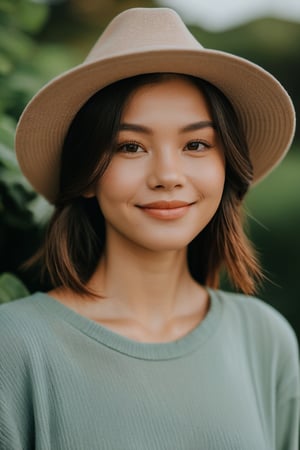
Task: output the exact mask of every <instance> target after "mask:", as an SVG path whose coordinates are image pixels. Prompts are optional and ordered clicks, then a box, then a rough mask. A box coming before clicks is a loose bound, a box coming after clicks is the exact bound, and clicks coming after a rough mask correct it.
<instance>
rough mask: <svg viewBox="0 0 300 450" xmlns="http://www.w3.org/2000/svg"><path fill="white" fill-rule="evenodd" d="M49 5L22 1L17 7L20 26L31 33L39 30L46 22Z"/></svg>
mask: <svg viewBox="0 0 300 450" xmlns="http://www.w3.org/2000/svg"><path fill="white" fill-rule="evenodd" d="M48 13H49V7H48V5H46V4H45V3H44V4H42V3H33V2H28V1H26V2H22V3H21V4H20V6H19V8H18V9H17V20H18V23H19V25H20V27H21V28H22V29H23V30H24V31H27V32H29V33H35V32H37V31H39V30H40V29H41V28H42V26H43V25H44V24H45V22H46V20H47V18H48Z"/></svg>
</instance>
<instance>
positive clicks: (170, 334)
mask: <svg viewBox="0 0 300 450" xmlns="http://www.w3.org/2000/svg"><path fill="white" fill-rule="evenodd" d="M293 132H294V110H293V107H292V104H291V101H290V99H289V97H288V95H287V93H286V92H285V91H284V89H283V88H282V87H281V86H280V85H279V83H278V82H277V81H276V80H275V79H274V78H273V77H272V76H271V75H270V74H268V73H266V72H265V71H263V70H262V69H261V68H259V67H257V66H255V65H254V64H252V63H250V62H248V61H245V60H242V59H241V58H238V57H235V56H233V55H229V54H225V53H221V52H217V51H214V50H205V49H203V48H202V47H201V46H200V44H198V43H197V41H196V40H195V39H194V38H193V37H192V36H191V35H190V33H189V32H188V30H187V29H186V28H185V26H184V24H183V23H182V21H181V19H180V18H179V17H178V16H177V14H176V13H174V12H173V11H172V10H169V9H164V8H162V9H132V10H128V11H126V12H124V13H122V14H120V15H119V16H118V17H116V18H115V19H114V20H113V21H112V23H111V24H110V25H109V26H108V27H107V29H106V30H105V31H104V33H103V35H102V36H101V37H100V39H99V41H98V42H97V43H96V44H95V46H94V48H93V49H92V51H91V52H90V54H89V55H88V57H87V59H86V61H85V62H84V63H83V64H82V65H81V66H79V67H77V68H75V69H73V70H71V71H69V72H67V73H65V74H63V75H62V76H60V77H58V78H56V79H55V80H53V81H52V82H51V83H49V84H48V85H47V86H46V87H45V88H44V89H43V90H41V91H40V92H39V93H38V94H37V95H36V96H35V98H34V99H33V100H32V101H31V103H30V104H29V105H28V107H27V108H26V110H25V112H24V113H23V115H22V117H21V119H20V123H19V125H18V130H17V138H16V149H17V154H18V158H19V162H20V165H21V168H22V170H23V172H24V174H25V175H26V176H27V177H28V179H29V180H30V182H31V183H32V185H33V186H34V187H35V189H36V190H37V191H38V192H39V193H41V194H42V195H44V196H45V197H46V198H47V199H48V200H49V201H50V202H52V203H53V204H54V205H55V212H54V215H53V217H52V220H51V223H50V224H49V229H48V233H47V236H46V241H45V245H44V247H43V249H42V250H41V252H40V254H39V255H38V257H37V258H38V259H40V260H41V261H42V263H43V270H44V272H46V273H47V274H48V275H49V276H50V278H51V280H52V284H53V289H52V290H51V291H50V292H48V293H35V294H33V295H32V296H30V297H28V298H26V299H21V300H19V301H16V302H13V303H11V304H9V305H6V306H2V307H1V309H0V311H1V314H0V317H1V319H0V320H1V328H0V329H1V340H0V342H1V344H0V346H1V347H0V349H1V352H0V357H1V369H0V381H1V397H0V407H1V413H0V424H1V427H0V444H1V448H3V449H14V450H18V449H32V448H35V449H41V450H47V449H51V450H53V449H72V450H74V449H75V450H76V449H113V450H116V449H122V450H125V449H130V450H132V449H138V450H141V449H149V450H150V449H151V450H152V449H160V450H161V449H172V450H173V449H206V450H210V449H218V450H219V449H224V450H227V449H239V450H243V449H249V450H250V449H251V450H253V449H261V450H263V449H266V450H269V449H282V450H283V449H294V450H296V448H297V439H298V420H299V372H298V355H297V352H298V350H297V343H296V338H295V335H294V333H293V331H292V330H291V328H290V326H289V325H288V324H287V323H286V321H285V320H284V319H283V317H281V316H280V315H279V314H278V313H277V312H275V311H274V310H273V309H272V308H271V307H269V306H267V305H266V304H264V303H263V302H262V301H260V300H258V299H255V298H253V297H250V298H249V297H248V296H247V295H245V294H253V293H254V292H255V285H256V282H257V280H258V279H259V278H260V276H261V273H260V269H259V266H258V263H257V261H256V259H255V256H254V253H253V250H252V248H251V245H250V244H249V242H248V241H247V239H246V237H245V235H244V233H243V230H242V226H241V217H240V209H241V204H242V200H243V198H244V196H245V194H246V192H247V190H248V189H249V187H250V186H251V185H252V184H253V183H254V182H256V181H257V180H259V179H261V178H262V177H264V176H265V175H266V174H267V173H268V172H269V171H270V170H271V169H272V168H273V166H274V165H276V164H277V163H278V162H279V160H280V159H281V158H282V157H283V155H284V154H285V152H286V151H287V149H288V147H289V145H290V142H291V139H292V137H293ZM223 267H224V268H225V269H226V270H227V273H228V274H229V276H230V278H231V279H232V281H233V283H234V284H235V286H236V287H237V289H238V290H239V291H241V292H243V293H244V294H232V293H225V292H221V291H219V290H217V289H216V288H217V286H218V278H219V275H220V270H221V269H222V268H223Z"/></svg>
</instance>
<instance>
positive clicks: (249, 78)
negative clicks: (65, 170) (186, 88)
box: [16, 8, 295, 202]
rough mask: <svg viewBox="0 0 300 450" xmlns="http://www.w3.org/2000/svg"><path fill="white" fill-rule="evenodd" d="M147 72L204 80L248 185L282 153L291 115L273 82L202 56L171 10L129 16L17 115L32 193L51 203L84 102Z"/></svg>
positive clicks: (239, 65)
mask: <svg viewBox="0 0 300 450" xmlns="http://www.w3.org/2000/svg"><path fill="white" fill-rule="evenodd" d="M153 72H174V73H182V74H189V75H193V76H196V77H199V78H203V79H205V80H207V81H209V82H210V83H212V84H214V85H215V86H217V87H218V88H219V89H220V90H221V91H222V92H223V93H224V94H225V95H226V96H227V98H228V99H229V100H230V101H231V103H232V104H233V106H234V108H235V110H236V113H237V114H238V116H239V118H240V120H241V123H242V125H243V127H244V130H245V133H246V137H247V141H248V144H249V148H250V154H251V160H252V162H253V165H254V181H255V182H257V181H258V180H260V179H261V178H263V177H264V176H265V175H266V174H267V173H268V172H269V171H270V170H271V169H272V168H273V167H274V166H275V165H277V164H278V163H279V161H280V160H281V159H282V158H283V156H284V155H285V153H286V152H287V150H288V148H289V146H290V144H291V141H292V138H293V135H294V128H295V113H294V108H293V105H292V102H291V100H290V98H289V96H288V94H287V93H286V91H285V90H284V89H283V87H282V86H281V85H280V84H279V82H278V81H277V80H276V79H275V78H274V77H273V76H272V75H270V74H269V73H268V72H266V71H265V70H263V69H262V68H260V67H259V66H257V65H255V64H253V63H251V62H249V61H247V60H245V59H243V58H240V57H237V56H234V55H231V54H229V53H225V52H220V51H216V50H208V49H205V48H203V47H202V46H201V45H200V44H199V43H198V41H197V40H196V39H195V38H194V37H193V36H192V34H191V33H190V32H189V31H188V29H187V28H186V26H185V25H184V23H183V22H182V20H181V19H180V17H179V16H178V15H177V14H176V13H175V11H173V10H171V9H168V8H134V9H129V10H127V11H124V12H122V13H121V14H120V15H118V16H117V17H115V18H114V19H113V20H112V22H111V23H110V24H109V25H108V27H107V28H106V30H105V31H104V32H103V34H102V35H101V36H100V38H99V40H98V41H97V42H96V44H95V45H94V47H93V48H92V50H91V51H90V53H89V54H88V56H87V58H86V60H85V61H84V62H83V63H82V64H81V65H79V66H77V67H75V68H73V69H72V70H69V71H67V72H65V73H63V74H62V75H60V76H58V77H56V78H55V79H54V80H52V81H51V82H50V83H48V84H47V85H46V86H45V87H44V88H43V89H41V90H40V91H39V92H38V93H37V94H36V95H35V96H34V98H33V99H32V100H31V102H30V103H29V104H28V106H27V107H26V109H25V110H24V112H23V114H22V116H21V118H20V121H19V124H18V127H17V134H16V152H17V158H18V161H19V164H20V167H21V169H22V171H23V173H24V175H25V176H26V177H27V178H28V180H29V181H30V183H31V184H32V186H33V187H34V188H35V190H36V191H37V192H39V193H40V194H42V195H43V196H44V197H46V198H47V199H48V200H49V201H50V202H54V201H55V198H56V195H57V192H58V184H59V170H60V153H61V149H62V145H63V141H64V138H65V136H66V133H67V131H68V128H69V125H70V123H71V121H72V119H73V117H74V116H75V114H76V113H77V111H78V110H79V109H80V108H81V106H82V105H83V104H84V103H85V102H86V101H87V100H88V98H89V97H91V96H92V95H93V94H94V93H95V92H97V91H98V90H99V89H102V88H103V87H105V86H107V85H108V84H111V83H113V82H115V81H117V80H120V79H123V78H127V77H131V76H134V75H138V74H144V73H153Z"/></svg>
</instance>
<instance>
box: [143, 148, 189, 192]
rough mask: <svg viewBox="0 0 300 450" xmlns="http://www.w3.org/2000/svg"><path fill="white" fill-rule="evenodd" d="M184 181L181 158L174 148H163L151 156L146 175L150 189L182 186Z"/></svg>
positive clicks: (169, 188) (167, 188)
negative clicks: (147, 174)
mask: <svg viewBox="0 0 300 450" xmlns="http://www.w3.org/2000/svg"><path fill="white" fill-rule="evenodd" d="M184 182H185V175H184V168H183V164H182V160H181V158H180V155H178V154H177V153H176V151H174V149H163V150H162V151H160V152H158V154H157V155H155V156H154V157H153V159H152V164H151V168H150V172H149V177H148V184H149V187H150V188H151V189H165V190H172V189H174V188H179V187H182V186H183V185H184Z"/></svg>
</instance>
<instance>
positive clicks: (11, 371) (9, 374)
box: [0, 308, 32, 450]
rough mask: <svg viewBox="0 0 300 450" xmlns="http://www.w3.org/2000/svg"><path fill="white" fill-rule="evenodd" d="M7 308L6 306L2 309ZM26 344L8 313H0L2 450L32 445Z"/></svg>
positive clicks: (0, 423)
mask: <svg viewBox="0 0 300 450" xmlns="http://www.w3.org/2000/svg"><path fill="white" fill-rule="evenodd" d="M3 309H4V308H3ZM27 378H28V377H27V370H26V366H25V361H24V345H23V342H22V337H21V333H20V330H19V329H18V326H16V325H15V324H14V323H13V321H12V320H11V317H10V315H9V314H5V313H4V312H3V310H2V309H1V314H0V450H25V449H29V448H32V447H31V446H30V439H31V438H32V436H31V431H30V429H32V426H31V425H32V424H31V423H30V422H32V415H31V414H30V405H31V400H30V385H29V383H28V379H27Z"/></svg>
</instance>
